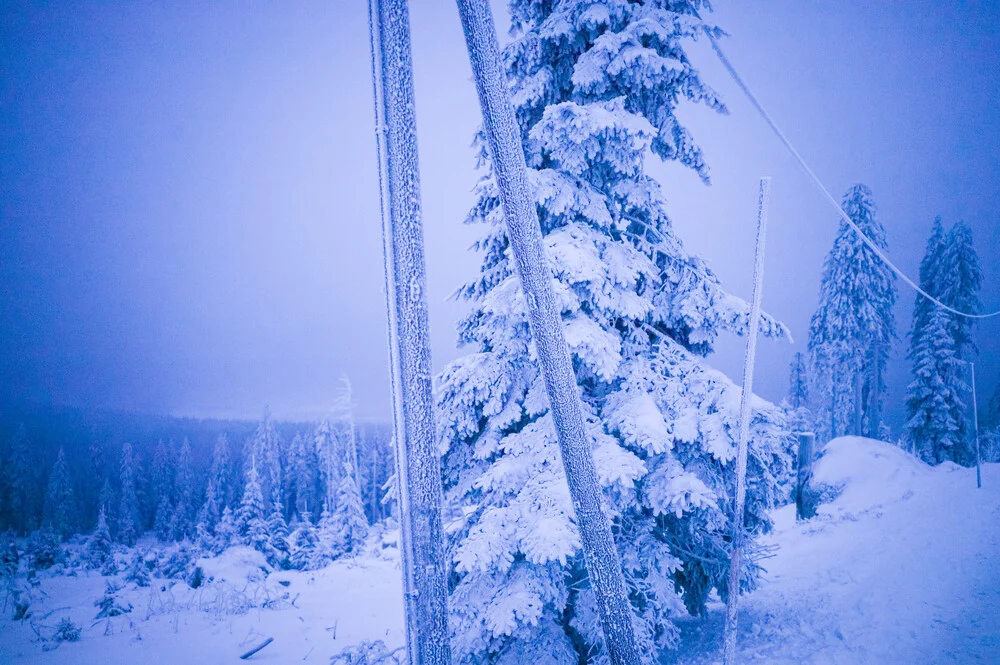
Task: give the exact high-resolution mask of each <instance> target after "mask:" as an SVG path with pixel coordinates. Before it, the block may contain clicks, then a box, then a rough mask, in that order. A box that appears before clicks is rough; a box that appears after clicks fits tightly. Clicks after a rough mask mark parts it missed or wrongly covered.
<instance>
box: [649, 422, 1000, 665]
mask: <svg viewBox="0 0 1000 665" xmlns="http://www.w3.org/2000/svg"><path fill="white" fill-rule="evenodd" d="M814 478H815V481H817V482H821V483H825V484H828V485H832V486H842V487H843V491H842V493H841V494H840V495H839V497H838V498H837V499H836V500H834V501H833V502H831V503H829V504H826V505H823V506H821V507H820V510H819V515H818V516H817V517H816V518H814V519H812V520H810V521H808V522H805V523H799V524H796V522H795V512H794V511H795V508H794V506H787V507H785V508H782V509H780V510H778V511H777V513H776V515H775V527H776V528H775V531H774V533H773V534H771V535H770V536H768V537H767V538H766V539H765V543H766V544H769V545H775V546H777V547H778V549H777V550H776V551H775V553H774V557H773V558H771V559H768V560H767V561H765V562H764V566H765V567H766V568H767V570H768V573H767V575H766V581H765V582H764V583H763V585H762V586H761V588H760V589H759V590H758V591H756V592H755V593H754V594H752V595H750V596H749V597H747V598H745V599H744V600H743V601H742V604H741V614H740V646H741V651H742V654H743V662H746V663H768V664H771V665H785V664H789V665H790V664H792V663H795V664H810V663H811V664H815V665H827V664H829V665H841V664H843V665H865V664H868V663H872V664H879V665H882V664H895V663H900V664H902V663H906V664H907V665H921V664H929V663H962V664H972V663H1000V465H997V464H988V465H985V466H984V467H983V488H982V489H976V477H975V470H974V469H964V468H961V467H958V466H955V465H952V464H943V465H941V466H938V467H929V466H927V465H925V464H923V463H921V462H919V461H917V460H916V459H914V458H913V457H911V456H909V455H907V454H905V453H903V452H902V451H900V450H899V449H898V448H896V447H894V446H891V445H889V444H885V443H881V442H878V441H872V440H868V439H860V438H854V437H845V438H842V439H837V440H835V441H831V442H830V443H829V444H828V445H827V447H826V451H825V454H824V457H823V458H822V459H821V460H820V461H819V462H818V463H817V466H816V469H815V476H814ZM721 626H722V608H721V606H716V607H714V608H713V610H712V612H711V613H710V614H709V616H707V617H705V618H703V619H692V620H689V621H686V622H685V625H684V631H683V633H684V639H685V643H684V646H683V647H682V651H681V657H680V658H679V659H676V657H675V656H669V655H668V658H667V659H666V660H665V662H678V663H682V664H684V665H695V664H697V665H703V664H707V663H714V662H716V661H718V656H717V653H718V645H719V644H720V639H721V637H720V635H721Z"/></svg>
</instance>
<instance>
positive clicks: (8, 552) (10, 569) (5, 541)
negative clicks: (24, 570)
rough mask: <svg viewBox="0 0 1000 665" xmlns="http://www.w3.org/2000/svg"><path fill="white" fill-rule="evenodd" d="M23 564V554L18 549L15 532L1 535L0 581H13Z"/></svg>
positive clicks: (6, 532)
mask: <svg viewBox="0 0 1000 665" xmlns="http://www.w3.org/2000/svg"><path fill="white" fill-rule="evenodd" d="M20 563H21V554H20V552H19V551H18V549H17V538H16V537H15V536H14V532H13V531H5V532H3V533H0V580H9V579H12V578H13V577H14V576H15V575H16V574H17V567H18V565H20Z"/></svg>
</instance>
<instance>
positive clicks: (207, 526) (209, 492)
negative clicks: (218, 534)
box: [194, 477, 231, 550]
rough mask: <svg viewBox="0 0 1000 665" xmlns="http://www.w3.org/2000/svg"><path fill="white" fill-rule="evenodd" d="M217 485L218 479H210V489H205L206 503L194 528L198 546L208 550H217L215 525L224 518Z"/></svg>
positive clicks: (199, 512)
mask: <svg viewBox="0 0 1000 665" xmlns="http://www.w3.org/2000/svg"><path fill="white" fill-rule="evenodd" d="M215 483H216V479H215V478H214V477H211V478H209V480H208V487H207V488H205V503H203V504H202V506H201V509H200V510H199V511H198V520H197V523H196V524H195V528H194V532H195V537H196V539H197V542H198V545H200V546H201V547H203V548H205V549H206V550H214V549H215V547H216V543H215V525H216V524H218V523H219V520H220V519H221V518H222V511H221V510H219V500H218V498H216V489H215ZM227 508H228V506H227ZM230 519H231V518H230Z"/></svg>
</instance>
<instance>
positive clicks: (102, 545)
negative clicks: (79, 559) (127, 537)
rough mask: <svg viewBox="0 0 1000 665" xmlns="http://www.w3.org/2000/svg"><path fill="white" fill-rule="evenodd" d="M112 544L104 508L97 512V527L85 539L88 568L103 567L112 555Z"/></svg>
mask: <svg viewBox="0 0 1000 665" xmlns="http://www.w3.org/2000/svg"><path fill="white" fill-rule="evenodd" d="M113 549H114V544H113V543H112V541H111V531H110V529H108V519H107V516H106V515H105V514H104V509H103V508H102V509H101V511H100V512H99V513H98V514H97V527H96V528H95V529H94V533H93V535H91V536H90V540H88V541H87V551H86V560H87V567H88V568H103V567H104V566H105V564H107V562H108V559H110V558H111V556H112V551H113Z"/></svg>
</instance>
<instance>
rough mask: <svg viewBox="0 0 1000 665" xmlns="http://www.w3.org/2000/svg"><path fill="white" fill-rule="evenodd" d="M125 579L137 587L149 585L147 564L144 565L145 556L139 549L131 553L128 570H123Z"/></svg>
mask: <svg viewBox="0 0 1000 665" xmlns="http://www.w3.org/2000/svg"><path fill="white" fill-rule="evenodd" d="M125 581H126V582H131V583H133V584H135V585H136V586H137V587H148V586H149V582H150V579H149V566H147V565H146V557H145V554H143V553H142V552H141V551H136V552H135V553H134V554H133V555H132V561H131V562H130V563H129V567H128V570H127V571H126V572H125Z"/></svg>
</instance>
